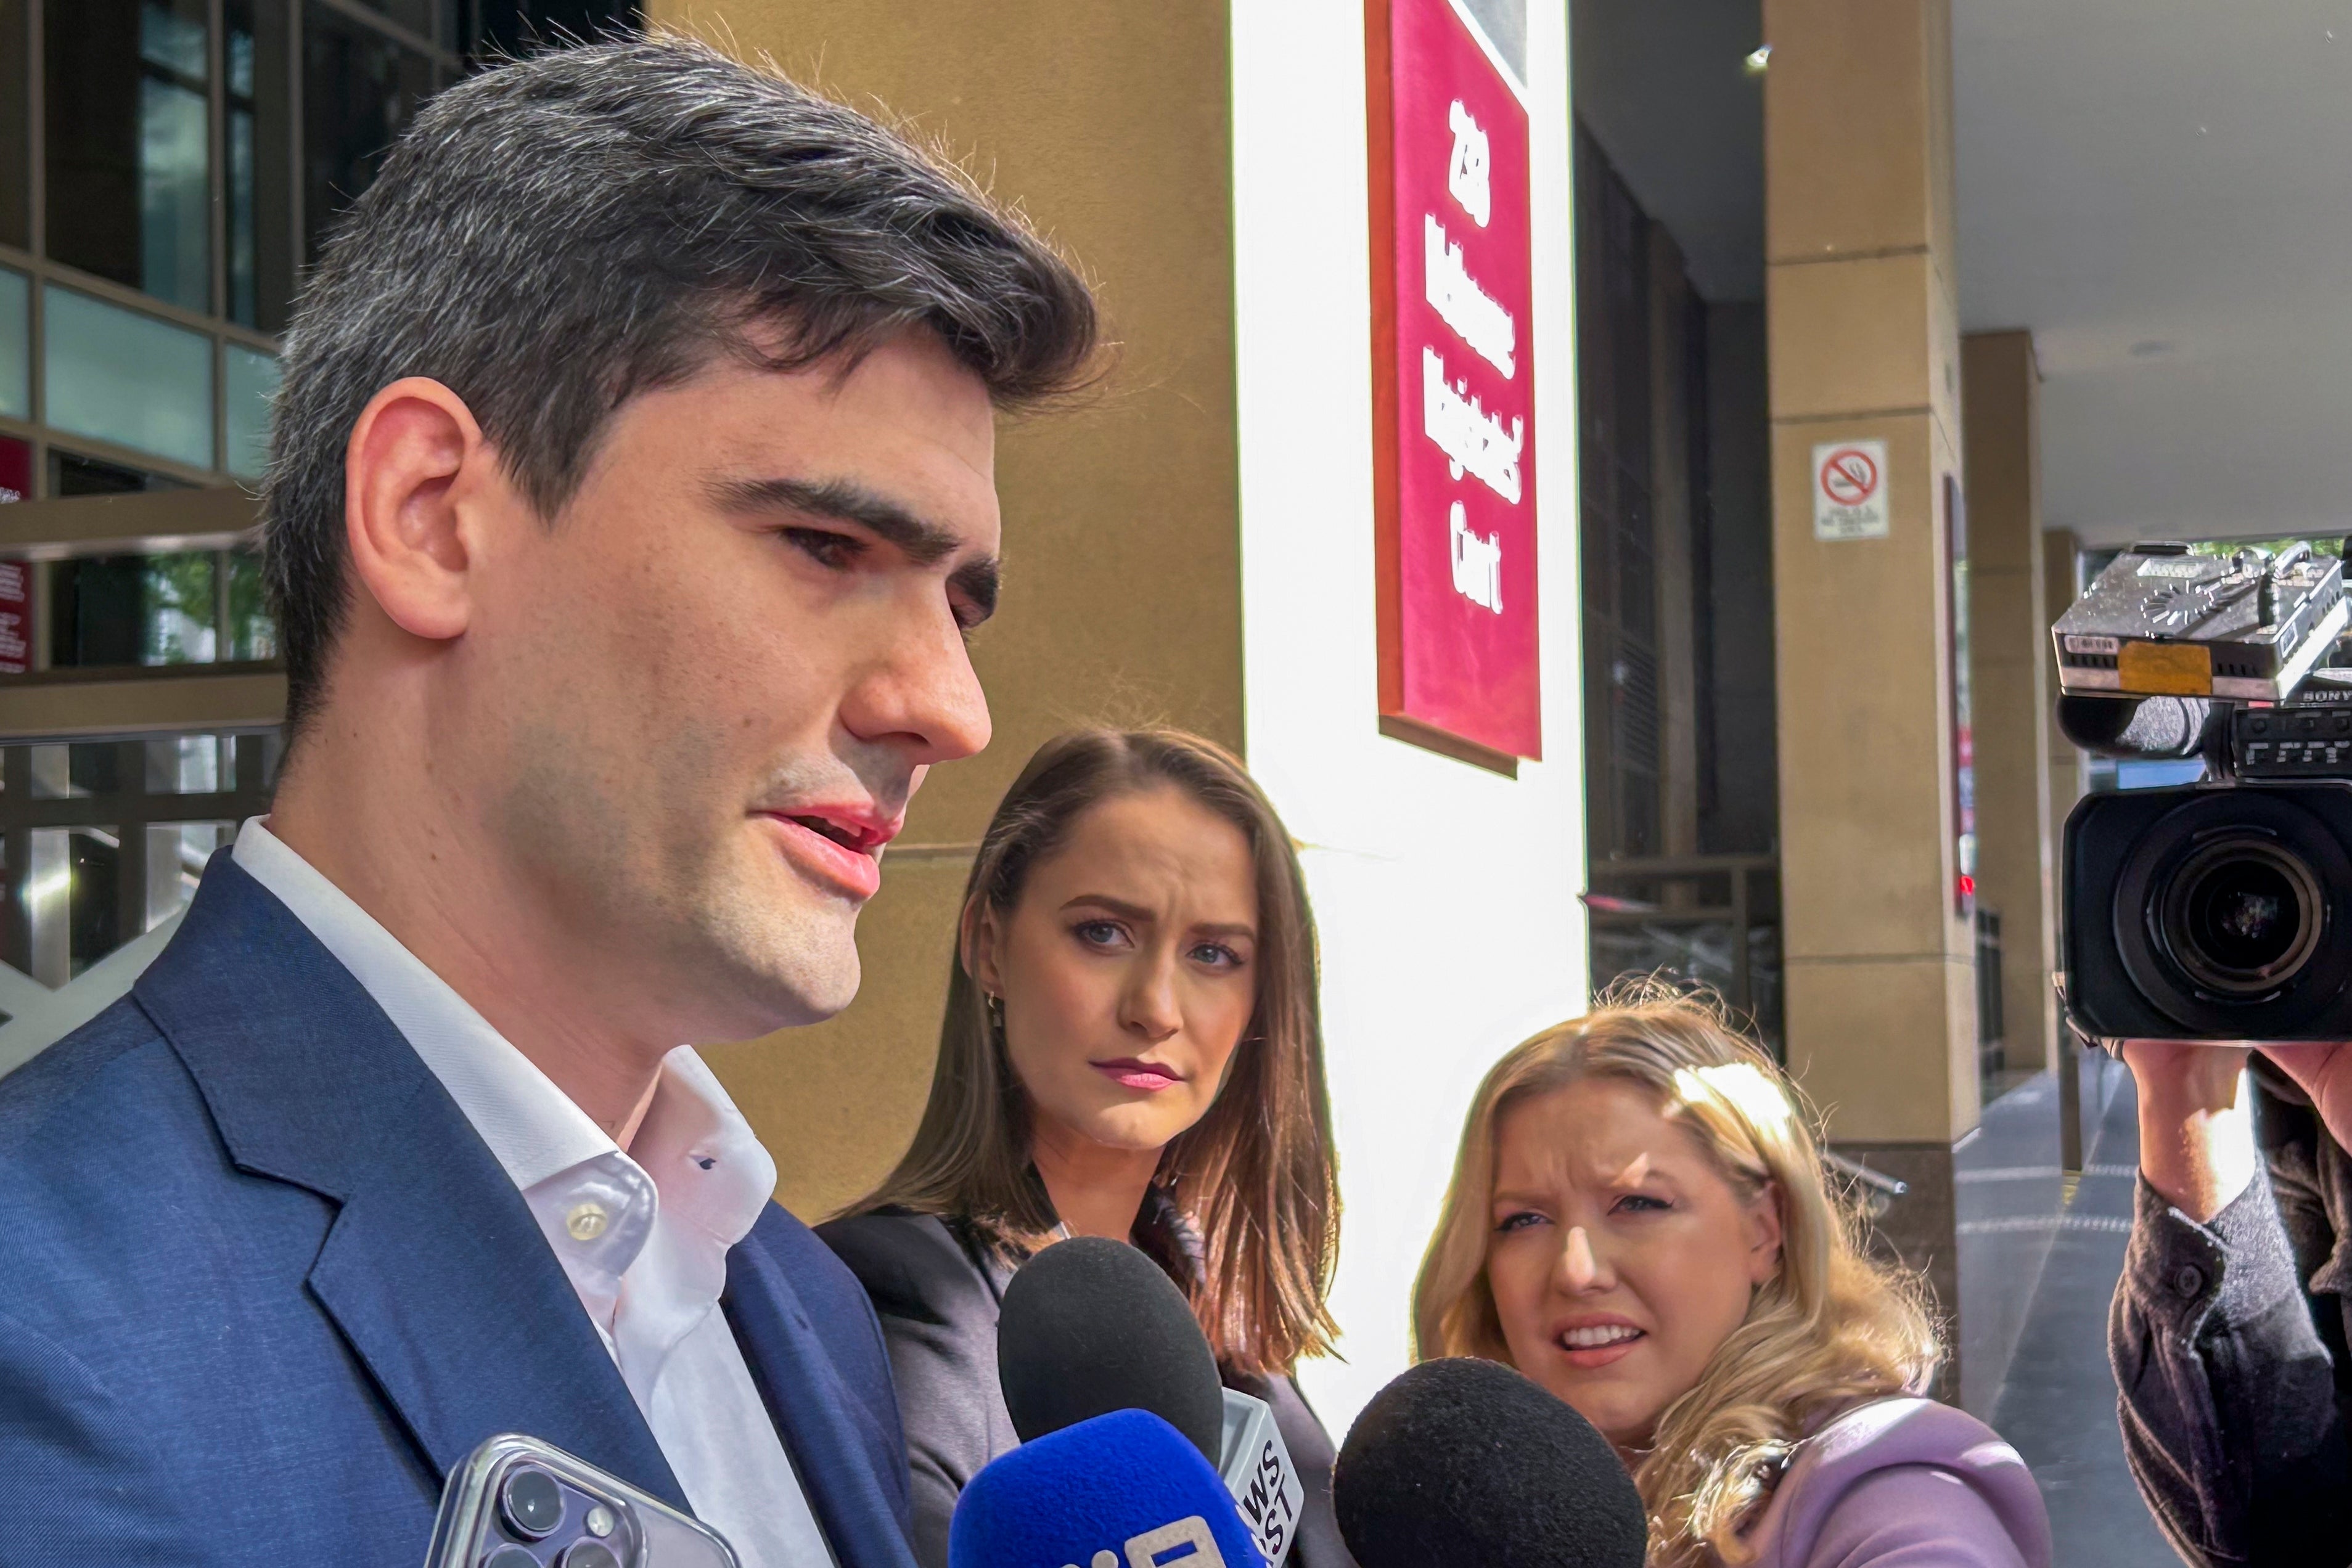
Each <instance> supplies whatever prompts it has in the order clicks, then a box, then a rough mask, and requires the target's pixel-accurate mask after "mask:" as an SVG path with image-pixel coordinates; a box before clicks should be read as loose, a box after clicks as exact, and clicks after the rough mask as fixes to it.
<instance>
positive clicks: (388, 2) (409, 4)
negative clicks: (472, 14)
mask: <svg viewBox="0 0 2352 1568" xmlns="http://www.w3.org/2000/svg"><path fill="white" fill-rule="evenodd" d="M362 4H364V5H366V6H367V7H368V9H369V10H371V11H376V12H380V13H382V14H383V15H384V16H389V17H391V18H392V19H393V20H394V21H395V22H397V23H399V24H400V25H401V26H404V27H405V28H407V29H408V30H409V31H410V32H412V33H414V34H415V35H416V36H417V37H420V38H428V39H430V40H432V41H433V42H434V43H436V44H438V45H440V46H441V47H443V48H445V49H446V48H453V47H456V38H455V29H453V28H452V27H450V26H449V13H450V12H451V11H452V10H453V9H454V8H455V7H453V6H452V5H449V4H448V0H362Z"/></svg>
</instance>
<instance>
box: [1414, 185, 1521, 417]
mask: <svg viewBox="0 0 2352 1568" xmlns="http://www.w3.org/2000/svg"><path fill="white" fill-rule="evenodd" d="M1425 220H1426V221H1425V222H1424V223H1423V239H1424V240H1425V242H1426V244H1425V246H1424V252H1423V257H1422V262H1423V267H1422V276H1423V294H1424V296H1425V297H1426V298H1428V300H1429V303H1430V305H1431V307H1432V308H1434V309H1435V310H1436V312H1437V314H1438V316H1439V318H1440V319H1443V320H1444V323H1445V324H1446V325H1447V326H1449V327H1451V328H1453V329H1454V333H1455V335H1456V336H1458V337H1459V338H1460V339H1461V340H1463V341H1464V342H1465V343H1467V344H1469V345H1470V346H1471V347H1472V348H1473V349H1475V350H1478V357H1479V358H1480V359H1482V360H1484V361H1486V362H1487V363H1488V364H1490V365H1492V366H1494V367H1495V368H1496V370H1498V371H1502V372H1503V379H1504V380H1505V381H1508V380H1510V379H1511V376H1512V374H1513V372H1514V371H1516V370H1517V361H1516V359H1515V355H1516V354H1517V349H1518V341H1519V329H1518V324H1517V322H1515V321H1513V320H1512V319H1511V313H1510V312H1509V311H1508V310H1506V309H1504V308H1503V307H1502V305H1501V304H1500V303H1499V302H1498V301H1496V298H1495V297H1494V296H1493V295H1491V294H1488V293H1487V292H1486V290H1485V289H1483V288H1481V287H1478V280H1477V279H1476V278H1475V277H1471V276H1470V268H1469V267H1468V266H1467V264H1465V262H1464V261H1463V259H1462V247H1461V246H1459V245H1449V244H1448V243H1446V238H1445V225H1443V224H1441V223H1439V222H1438V221H1437V214H1435V213H1430V214H1425Z"/></svg>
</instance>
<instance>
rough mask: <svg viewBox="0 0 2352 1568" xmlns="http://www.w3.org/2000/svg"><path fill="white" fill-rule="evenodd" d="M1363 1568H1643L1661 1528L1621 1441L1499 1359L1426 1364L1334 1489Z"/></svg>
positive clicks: (1342, 1529) (1353, 1437)
mask: <svg viewBox="0 0 2352 1568" xmlns="http://www.w3.org/2000/svg"><path fill="white" fill-rule="evenodd" d="M1331 1492H1332V1501H1333V1503H1334V1504H1335V1505H1336V1507H1337V1508H1338V1510H1339V1533H1340V1535H1341V1536H1343V1537H1344V1538H1345V1539H1346V1541H1347V1542H1348V1550H1349V1552H1353V1553H1355V1557H1356V1561H1357V1562H1358V1563H1360V1564H1361V1565H1362V1568H1505V1565H1507V1568H1642V1560H1643V1556H1644V1555H1645V1554H1646V1553H1647V1552H1648V1550H1649V1526H1648V1522H1647V1516H1646V1515H1645V1513H1644V1512H1643V1508H1642V1498H1641V1494H1640V1493H1639V1492H1637V1491H1635V1490H1633V1477H1631V1476H1629V1475H1627V1474H1626V1473H1625V1467H1624V1466H1623V1465H1622V1464H1621V1463H1619V1462H1618V1458H1617V1455H1616V1452H1615V1451H1614V1450H1613V1449H1612V1448H1610V1447H1609V1442H1608V1439H1606V1438H1604V1437H1601V1434H1600V1433H1598V1432H1596V1431H1594V1430H1593V1429H1592V1427H1591V1423H1589V1422H1587V1421H1586V1420H1585V1419H1584V1417H1583V1416H1579V1415H1578V1414H1577V1413H1576V1412H1575V1411H1573V1410H1571V1409H1570V1408H1569V1407H1568V1406H1566V1405H1564V1404H1562V1403H1561V1402H1560V1401H1559V1400H1558V1399H1556V1398H1554V1397H1553V1396H1551V1395H1549V1394H1548V1393H1546V1392H1545V1391H1544V1390H1542V1389H1541V1388H1538V1387H1537V1386H1536V1385H1534V1384H1532V1383H1530V1382H1528V1380H1527V1379H1526V1378H1524V1377H1522V1376H1520V1375H1518V1374H1517V1373H1516V1372H1514V1371H1512V1370H1511V1369H1510V1368H1509V1367H1507V1366H1504V1365H1502V1364H1499V1363H1496V1362H1491V1361H1478V1360H1475V1359H1473V1358H1471V1357H1468V1356H1460V1357H1454V1358H1451V1359H1448V1360H1444V1361H1425V1362H1423V1363H1422V1364H1420V1365H1419V1366H1416V1367H1414V1368H1413V1369H1412V1371H1410V1372H1408V1373H1406V1374H1405V1375H1403V1376H1402V1377H1400V1378H1398V1379H1397V1380H1396V1381H1395V1382H1393V1383H1391V1384H1390V1385H1388V1386H1387V1387H1386V1388H1383V1389H1381V1391H1380V1392H1379V1393H1378V1394H1376V1395H1374V1396H1372V1402H1371V1403H1370V1404H1369V1405H1367V1406H1364V1413H1363V1414H1362V1415H1361V1416H1358V1417H1357V1418H1356V1425H1355V1426H1354V1427H1353V1428H1352V1429H1350V1430H1349V1433H1348V1441H1347V1443H1346V1444H1345V1445H1344V1446H1343V1447H1341V1448H1340V1449H1339V1468H1338V1469H1337V1470H1336V1471H1335V1472H1334V1474H1333V1478H1332V1483H1331Z"/></svg>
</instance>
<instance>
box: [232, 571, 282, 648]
mask: <svg viewBox="0 0 2352 1568" xmlns="http://www.w3.org/2000/svg"><path fill="white" fill-rule="evenodd" d="M226 575H227V577H228V656H229V657H230V658H232V659H274V658H276V657H278V622H277V621H276V620H275V619H273V618H272V617H271V615H270V613H269V599H268V594H267V593H266V592H265V591H263V589H262V585H261V558H260V557H259V556H258V555H256V554H255V553H253V552H252V551H251V550H231V551H229V552H228V569H227V573H226Z"/></svg>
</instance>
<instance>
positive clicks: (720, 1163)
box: [232, 817, 776, 1268]
mask: <svg viewBox="0 0 2352 1568" xmlns="http://www.w3.org/2000/svg"><path fill="white" fill-rule="evenodd" d="M232 853H233V854H234V855H235V857H236V863H237V865H238V866H239V868H241V869H242V870H244V871H245V872H246V873H247V874H249V875H250V876H252V878H253V879H254V880H255V881H256V882H258V883H261V885H262V886H263V887H264V888H266V889H268V891H269V892H270V893H271V894H274V895H276V897H277V898H278V901H279V902H280V903H282V904H285V905H286V907H287V908H288V909H289V910H290V911H291V912H292V913H293V915H294V917H295V918H296V919H298V920H299V921H301V923H302V924H303V925H305V926H307V927H308V928H309V929H310V934H311V935H312V936H316V937H317V938H318V939H319V941H320V945H322V946H325V948H326V949H327V951H328V952H330V953H331V954H333V955H334V956H335V958H336V960H337V961H338V962H340V963H341V965H342V966H343V967H345V968H346V969H349V970H350V971H351V972H352V977H353V978H355V979H357V980H358V981H359V983H360V985H361V986H362V988H364V989H365V990H366V991H367V993H368V995H369V996H370V997H372V998H374V999H375V1002H376V1005H377V1006H378V1007H381V1008H382V1009H383V1010H384V1014H385V1016H386V1017H388V1018H389V1019H391V1020H392V1022H393V1026H394V1028H396V1029H398V1030H400V1032H401V1034H402V1035H403V1036H404V1037H405V1038H406V1039H407V1040H408V1043H409V1045H410V1047H411V1048H412V1049H414V1050H415V1052H416V1054H417V1055H418V1057H420V1058H421V1059H422V1060H423V1061H424V1062H425V1067H426V1068H427V1069H428V1070H430V1071H431V1072H432V1073H433V1075H434V1077H436V1078H437V1079H439V1080H440V1082H441V1085H442V1087H443V1088H444V1089H446V1090H447V1091H448V1093H449V1097H450V1099H452V1100H454V1101H456V1102H457V1109H458V1111H459V1112H460V1113H462V1114H463V1115H464V1116H465V1118H466V1120H467V1122H468V1123H470V1124H472V1125H473V1128H474V1130H475V1132H476V1133H478V1134H479V1135H480V1136H481V1139H482V1141H483V1142H484V1143H485V1144H487V1145H489V1150H490V1153H491V1155H493V1156H494V1157H495V1158H496V1159H497V1160H498V1162H499V1166H500V1168H502V1169H503V1170H504V1171H505V1172H506V1173H507V1176H508V1179H509V1180H510V1181H512V1182H513V1183H514V1184H515V1186H517V1187H518V1188H520V1189H522V1190H523V1191H525V1192H526V1193H528V1192H529V1191H530V1189H531V1188H533V1187H536V1186H540V1185H541V1184H542V1183H544V1182H546V1181H548V1180H549V1178H551V1177H552V1176H560V1175H562V1173H564V1172H565V1171H569V1170H572V1168H573V1167H575V1166H581V1165H584V1164H586V1163H588V1162H590V1161H596V1160H604V1159H605V1157H606V1156H611V1157H612V1158H614V1159H617V1160H619V1161H621V1162H623V1163H625V1164H627V1165H632V1166H637V1167H640V1168H641V1169H642V1170H643V1171H644V1173H645V1174H646V1176H650V1177H651V1178H652V1180H653V1184H654V1186H655V1187H656V1189H657V1190H658V1191H659V1193H660V1194H661V1197H662V1200H663V1206H664V1207H665V1208H666V1210H667V1212H668V1213H669V1214H671V1215H673V1216H675V1217H676V1218H679V1219H682V1220H685V1221H687V1222H688V1223H690V1224H691V1225H692V1226H693V1227H694V1228H696V1229H697V1230H698V1231H700V1232H702V1233H703V1234H705V1235H706V1236H708V1237H709V1239H711V1240H713V1241H715V1242H717V1243H718V1244H719V1247H720V1248H721V1249H725V1248H728V1247H732V1246H733V1245H734V1244H735V1243H736V1242H738V1241H740V1240H741V1239H743V1238H744V1236H745V1235H746V1234H748V1233H749V1232H750V1230H751V1227H752V1225H753V1223H755V1222H756V1221H757V1220H758V1219H759V1218H760V1214H761V1210H762V1209H763V1208H765V1207H766V1206H767V1203H768V1200H769V1198H770V1197H771V1196H772V1194H773V1193H774V1191H775V1186H776V1166H775V1161H774V1160H773V1158H772V1157H771V1156H770V1155H769V1154H768V1151H767V1149H766V1148H765V1147H764V1146H763V1145H761V1143H760V1140H759V1137H758V1135H757V1134H754V1133H753V1132H752V1131H751V1124H750V1123H748V1122H746V1121H745V1120H744V1119H743V1113H741V1112H740V1111H739V1110H737V1109H736V1107H735V1103H734V1101H733V1100H731V1099H730V1098H729V1097H728V1094H727V1091H726V1090H725V1089H723V1088H721V1087H720V1086H719V1079H718V1077H717V1075H716V1074H714V1073H713V1072H712V1071H710V1069H709V1066H708V1065H706V1064H705V1063H704V1061H702V1059H701V1058H700V1057H699V1056H698V1055H697V1054H696V1053H695V1051H694V1050H693V1048H691V1047H690V1046H683V1045H682V1046H679V1047H678V1048H677V1049H676V1050H675V1051H671V1052H670V1053H669V1054H668V1055H667V1057H665V1058H663V1060H662V1071H661V1077H660V1080H659V1081H658V1082H656V1085H655V1088H654V1099H653V1104H652V1106H651V1107H650V1108H649V1109H648V1110H647V1111H646V1118H645V1121H644V1123H643V1124H642V1125H641V1126H640V1127H639V1128H638V1130H637V1135H636V1137H635V1139H634V1140H633V1147H632V1154H634V1156H635V1157H634V1158H632V1154H625V1153H623V1152H622V1150H621V1147H620V1145H617V1144H615V1143H614V1141H613V1139H612V1137H611V1135H610V1134H607V1133H606V1132H605V1131H604V1129H603V1128H602V1127H599V1126H598V1125H596V1124H595V1123H594V1122H593V1121H591V1120H590V1119H589V1117H588V1114H587V1113H585V1112H583V1111H582V1110H581V1109H580V1107H579V1106H577V1105H575V1104H574V1103H572V1099H571V1097H570V1096H569V1095H567V1094H565V1093H564V1092H563V1091H562V1090H561V1089H559V1088H557V1087H556V1086H555V1083H554V1082H553V1081H552V1080H551V1079H550V1078H549V1077H548V1076H547V1074H545V1073H544V1072H541V1071H540V1070H539V1068H538V1067H537V1066H536V1065H534V1064H533V1063H532V1061H530V1058H529V1057H527V1056H525V1055H523V1053H522V1052H521V1051H518V1050H517V1049H515V1047H514V1045H513V1043H512V1042H511V1041H509V1040H507V1038H506V1037H505V1036H503V1035H501V1034H499V1031H498V1030H495V1029H493V1028H491V1027H490V1024H489V1021H488V1019H485V1018H483V1017H482V1015H481V1014H480V1013H479V1012H477V1011H476V1010H475V1009H474V1008H473V1006H472V1005H471V1004H470V1003H468V1002H467V1000H466V999H465V998H463V997H461V996H459V995H458V994H457V992H456V991H455V990H453V989H451V988H450V987H449V985H448V983H447V982H446V981H445V980H443V979H442V978H441V977H440V976H438V975H436V974H435V973H434V972H433V971H432V970H431V969H430V968H427V967H425V962H424V960H422V959H420V958H418V957H417V956H416V955H415V954H414V953H411V952H410V951H409V950H408V949H407V948H406V947H404V946H402V945H401V943H400V940H399V938H397V937H395V936H393V934H392V933H391V932H389V931H387V930H385V929H384V928H383V925H380V924H379V923H378V922H377V921H376V919H375V918H374V916H373V915H369V914H368V912H367V911H366V910H364V909H362V908H361V907H360V906H359V905H358V904H356V903H354V902H353V901H352V897H351V895H350V894H346V893H344V892H343V890H342V889H341V888H339V887H337V886H336V885H335V884H334V883H331V882H330V881H328V880H327V878H326V877H325V876H324V875H323V874H322V873H320V871H319V870H318V868H317V867H315V866H313V865H311V864H310V862H308V861H306V860H304V859H303V858H302V857H301V856H300V855H299V854H298V853H296V852H294V850H293V849H292V848H290V847H289V845H288V844H287V843H286V841H284V840H283V839H280V838H279V837H278V835H277V834H275V833H273V832H271V831H269V828H268V823H267V822H266V821H264V820H263V819H262V818H259V817H256V818H253V819H252V820H251V821H247V823H246V824H245V826H244V828H243V830H242V831H239V832H238V834H237V837H236V848H235V850H234V851H233V852H232ZM546 1218H547V1217H542V1222H543V1223H544V1221H545V1219H546ZM551 1239H552V1238H551ZM558 1250H559V1251H562V1250H563V1249H562V1248H560V1247H559V1249H558ZM632 1250H634V1249H632ZM622 1267H623V1268H625V1267H626V1264H625V1262H624V1263H623V1265H622Z"/></svg>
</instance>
